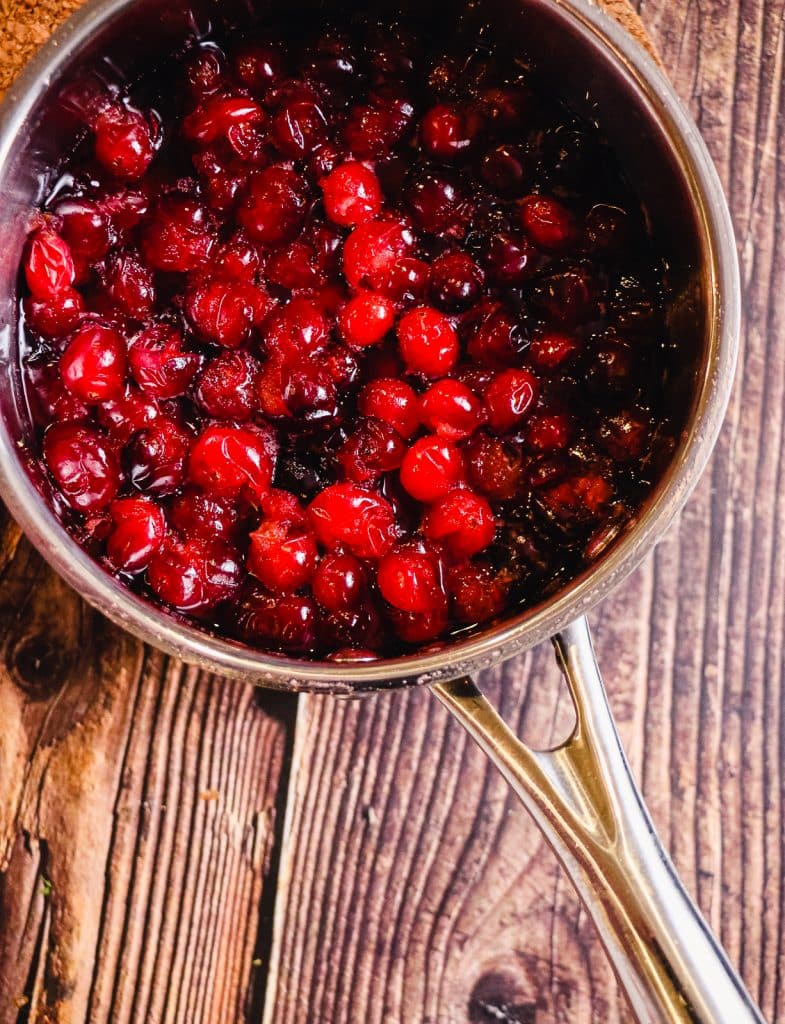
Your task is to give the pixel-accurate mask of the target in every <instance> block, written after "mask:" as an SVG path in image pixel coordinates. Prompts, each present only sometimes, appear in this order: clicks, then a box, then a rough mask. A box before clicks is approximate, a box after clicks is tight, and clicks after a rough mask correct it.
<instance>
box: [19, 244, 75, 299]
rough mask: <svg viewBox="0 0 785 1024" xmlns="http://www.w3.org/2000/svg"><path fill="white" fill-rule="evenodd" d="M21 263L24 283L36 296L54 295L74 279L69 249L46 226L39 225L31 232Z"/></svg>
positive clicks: (48, 296)
mask: <svg viewBox="0 0 785 1024" xmlns="http://www.w3.org/2000/svg"><path fill="white" fill-rule="evenodd" d="M24 267H25V279H26V280H27V287H28V288H29V289H30V291H31V292H32V294H33V296H34V297H35V298H36V299H43V300H51V299H56V298H57V296H58V294H59V293H60V292H62V291H63V290H64V289H66V288H68V287H69V286H70V285H71V284H72V283H73V280H74V260H73V257H72V255H71V249H70V247H69V246H68V244H67V243H66V242H64V241H63V239H62V238H61V237H60V236H59V235H58V234H56V233H55V232H54V231H51V230H50V229H49V228H39V229H38V230H37V231H34V232H33V234H32V235H31V236H30V239H29V241H28V243H27V253H26V256H25V264H24Z"/></svg>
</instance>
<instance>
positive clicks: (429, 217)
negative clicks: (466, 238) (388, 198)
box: [406, 171, 463, 234]
mask: <svg viewBox="0 0 785 1024" xmlns="http://www.w3.org/2000/svg"><path fill="white" fill-rule="evenodd" d="M406 202H407V206H408V209H409V213H410V214H411V217H412V220H413V222H414V226H415V227H416V228H418V229H419V230H420V231H427V232H430V233H432V234H435V233H445V234H447V233H450V232H451V229H455V231H456V233H459V234H460V233H461V232H460V229H459V228H458V227H457V225H458V222H459V220H460V208H461V204H462V202H463V200H462V196H461V194H460V192H459V190H458V188H457V187H456V185H455V183H454V182H453V181H452V180H451V179H450V178H448V177H445V176H444V175H442V174H435V173H434V172H432V171H429V172H425V173H423V174H420V175H418V177H417V178H416V179H415V180H414V182H413V183H412V185H411V186H410V187H409V189H408V190H407V192H406Z"/></svg>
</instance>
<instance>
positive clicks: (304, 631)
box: [232, 589, 319, 654]
mask: <svg viewBox="0 0 785 1024" xmlns="http://www.w3.org/2000/svg"><path fill="white" fill-rule="evenodd" d="M232 618H233V620H234V621H235V623H236V628H237V632H238V635H239V636H240V637H241V639H243V640H245V641H246V643H250V644H254V645H256V646H258V645H260V644H262V645H265V646H273V647H276V648H280V649H282V650H284V651H288V652H290V653H292V654H304V653H306V652H307V651H310V650H311V649H312V648H313V647H314V645H315V643H316V639H317V636H318V629H319V612H318V609H317V607H316V604H315V602H314V601H312V600H311V599H310V598H308V597H301V596H300V595H299V594H288V595H286V596H285V597H283V598H282V597H278V596H275V597H274V596H273V595H272V594H269V593H266V592H265V591H262V590H261V589H259V590H257V589H253V590H251V589H248V590H246V592H245V593H244V594H243V595H242V596H241V597H240V600H239V601H238V602H237V605H236V607H235V608H233V609H232Z"/></svg>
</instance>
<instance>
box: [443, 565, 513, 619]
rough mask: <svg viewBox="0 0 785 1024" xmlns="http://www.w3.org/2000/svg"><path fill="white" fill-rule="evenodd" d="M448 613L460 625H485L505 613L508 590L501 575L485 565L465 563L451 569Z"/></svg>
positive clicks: (448, 579) (448, 580) (448, 578)
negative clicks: (449, 611) (483, 623)
mask: <svg viewBox="0 0 785 1024" xmlns="http://www.w3.org/2000/svg"><path fill="white" fill-rule="evenodd" d="M447 590H448V591H449V594H450V610H451V612H452V614H453V616H454V617H455V618H456V619H457V620H458V622H461V623H464V624H467V625H468V624H470V623H475V622H477V623H482V622H488V621H489V620H490V619H495V618H497V616H499V615H501V614H502V612H503V611H504V609H505V606H506V604H507V598H508V591H509V587H508V585H507V583H506V582H505V580H504V578H503V576H502V575H494V573H493V572H492V571H491V569H490V568H489V567H488V566H487V565H481V564H478V563H468V564H467V565H460V566H456V567H455V568H453V569H451V570H450V572H449V574H448V576H447Z"/></svg>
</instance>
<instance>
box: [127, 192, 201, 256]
mask: <svg viewBox="0 0 785 1024" xmlns="http://www.w3.org/2000/svg"><path fill="white" fill-rule="evenodd" d="M214 245H215V235H214V231H213V222H212V219H211V217H210V215H209V214H208V212H207V210H206V209H205V207H204V206H202V205H201V204H200V203H198V202H197V201H196V200H195V199H189V198H187V197H185V196H168V197H167V198H166V199H164V200H162V201H161V202H160V203H159V204H158V206H157V207H156V208H155V210H154V211H153V212H152V214H151V215H150V216H149V217H148V218H147V219H146V224H145V230H144V234H143V237H142V254H143V255H144V258H145V259H146V261H147V263H148V265H149V266H151V267H152V268H153V270H163V271H167V272H169V271H172V272H180V273H182V272H184V271H187V270H194V269H195V268H196V267H199V266H201V265H202V264H203V263H204V262H205V261H206V260H207V259H208V257H209V256H210V254H211V253H212V250H213V248H214Z"/></svg>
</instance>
